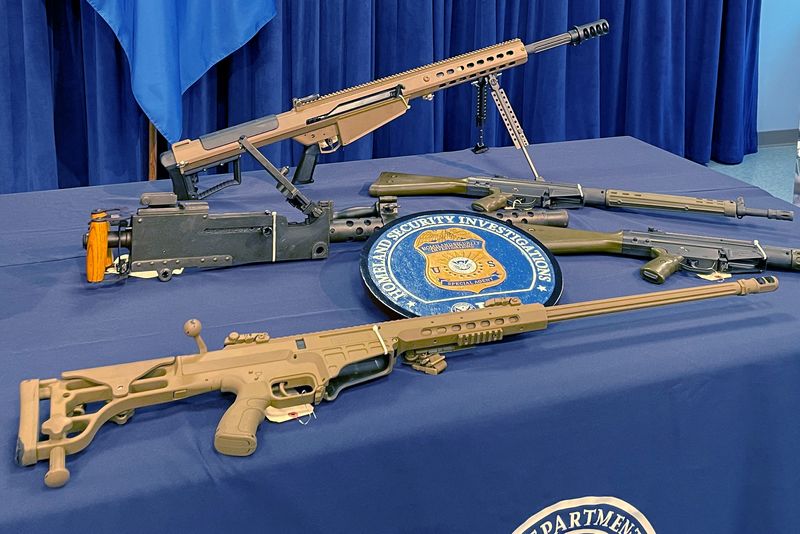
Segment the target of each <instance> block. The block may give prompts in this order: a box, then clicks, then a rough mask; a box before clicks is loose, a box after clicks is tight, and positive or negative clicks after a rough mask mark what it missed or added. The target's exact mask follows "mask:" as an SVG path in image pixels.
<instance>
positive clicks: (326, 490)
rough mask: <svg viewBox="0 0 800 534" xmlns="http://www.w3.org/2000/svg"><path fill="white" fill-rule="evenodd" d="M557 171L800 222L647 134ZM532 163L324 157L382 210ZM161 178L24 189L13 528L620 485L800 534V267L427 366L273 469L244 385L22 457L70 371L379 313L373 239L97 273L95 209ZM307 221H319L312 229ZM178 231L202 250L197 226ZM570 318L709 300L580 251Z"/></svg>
mask: <svg viewBox="0 0 800 534" xmlns="http://www.w3.org/2000/svg"><path fill="white" fill-rule="evenodd" d="M532 152H533V156H534V158H535V161H536V164H537V168H538V169H539V171H540V172H541V173H542V174H543V175H544V176H545V177H546V178H547V179H550V180H552V181H569V182H574V181H579V182H581V183H582V184H584V185H587V186H595V187H599V186H607V187H611V186H613V187H616V188H622V189H633V190H642V191H653V192H661V193H684V194H691V195H702V196H707V197H711V198H731V199H732V198H735V197H736V196H737V195H740V194H741V195H744V196H745V197H746V199H747V202H748V205H752V206H756V207H775V208H789V206H788V205H787V204H786V203H784V202H782V201H779V200H777V199H775V198H773V197H771V196H769V195H768V194H767V193H765V192H763V191H761V190H759V189H757V188H754V187H750V186H747V185H745V184H743V183H742V182H739V181H736V180H734V179H732V178H729V177H727V176H724V175H721V174H718V173H716V172H713V171H710V170H708V169H706V168H704V167H702V166H699V165H696V164H694V163H691V162H689V161H686V160H683V159H681V158H678V157H676V156H674V155H671V154H668V153H667V152H664V151H661V150H659V149H656V148H654V147H652V146H649V145H646V144H644V143H642V142H640V141H637V140H635V139H632V138H611V139H599V140H589V141H576V142H568V143H554V144H546V145H541V146H536V147H534V148H533V150H532ZM526 169H527V168H526V166H525V163H524V159H523V158H522V155H521V154H520V153H519V152H517V151H515V150H514V149H513V148H501V149H491V150H490V151H489V152H488V153H486V154H483V155H474V154H472V153H471V152H470V151H468V150H467V151H460V152H452V153H446V154H430V155H424V156H413V157H403V158H391V159H382V160H373V161H360V162H349V163H339V164H331V165H322V166H320V167H319V168H318V169H317V173H316V183H315V184H313V185H312V186H310V187H306V188H305V191H306V192H307V193H308V194H309V195H311V196H312V197H314V198H316V199H333V200H334V201H335V203H336V206H337V207H340V208H342V207H347V206H350V205H357V204H361V205H364V204H369V203H370V202H372V200H371V199H370V198H369V197H368V195H367V185H368V184H369V183H371V181H372V180H373V179H374V178H375V177H376V176H377V175H378V173H379V172H380V171H383V170H397V171H403V172H414V173H427V174H438V175H451V176H462V175H467V174H476V173H481V174H493V173H497V174H505V175H509V176H517V177H527V176H529V171H527V170H526ZM168 187H169V184H168V183H166V182H158V183H136V184H125V185H115V186H103V187H90V188H82V189H73V190H64V191H48V192H39V193H24V194H16V195H6V196H2V197H0V251H2V252H0V295H2V306H0V339H2V354H1V357H2V361H0V365H2V374H0V402H1V403H2V406H4V407H5V409H4V410H3V411H2V415H0V428H3V429H4V432H5V438H3V443H4V446H3V447H2V450H0V452H4V457H5V460H4V461H2V462H0V503H2V507H1V508H0V510H1V511H0V531H2V532H35V531H45V530H47V531H49V532H52V531H53V530H56V531H60V530H64V529H66V530H70V529H77V528H79V527H81V528H88V529H91V530H94V531H99V532H108V531H112V529H113V531H114V532H118V533H122V532H151V531H170V532H175V531H189V530H191V531H194V532H218V531H223V529H224V531H228V532H235V531H236V530H238V529H242V530H244V529H248V530H251V531H257V532H309V531H311V532H323V531H324V532H367V531H379V532H466V531H470V532H509V531H511V530H513V529H514V528H516V527H517V526H518V525H520V524H522V522H523V521H525V520H526V519H527V518H528V517H529V516H531V515H533V514H534V513H535V512H537V511H538V510H541V509H543V508H545V507H547V506H549V505H551V504H553V503H555V502H557V501H561V500H563V499H572V498H577V497H582V496H588V495H600V496H606V495H608V496H615V497H617V498H620V499H623V500H624V501H627V502H628V503H631V504H632V505H633V506H635V507H636V508H638V509H639V510H640V511H641V512H642V513H643V514H644V515H645V516H646V517H647V518H648V519H649V520H650V522H651V523H652V524H653V526H654V527H655V529H656V530H657V531H659V532H662V533H670V532H681V533H683V532H702V533H708V532H727V533H733V532H742V533H745V532H747V533H750V532H756V531H757V532H782V531H786V530H787V529H788V530H792V529H793V528H794V527H792V526H791V525H797V524H798V523H800V476H798V473H799V472H800V461H798V454H797V444H798V441H799V439H798V438H800V430H799V429H798V422H800V387H799V386H798V384H800V363H799V360H798V358H797V355H798V352H800V349H798V346H797V339H798V326H800V307H798V305H797V297H798V288H800V276H798V275H797V274H794V273H785V274H780V273H778V275H779V276H780V279H781V288H780V290H779V291H778V292H777V293H773V294H769V295H759V296H754V297H748V298H728V299H719V300H713V301H708V302H699V303H692V304H686V305H678V306H673V307H667V308H662V309H656V310H647V311H639V312H632V313H626V314H620V315H611V316H606V317H597V318H592V319H585V320H580V321H573V322H568V323H559V324H556V325H553V326H551V327H550V328H549V329H548V330H546V331H543V332H539V333H535V334H531V335H525V336H516V337H515V338H513V339H510V340H508V341H505V342H503V343H499V344H494V345H485V346H480V347H477V348H475V349H472V350H469V351H466V352H462V353H455V354H453V355H451V356H449V357H448V361H449V367H448V369H447V371H446V372H445V373H444V374H442V375H440V376H436V377H431V376H425V375H422V374H419V373H417V372H414V371H412V370H410V369H409V368H406V367H401V368H398V369H397V370H396V371H395V372H394V373H392V374H391V375H389V376H388V377H387V378H384V379H380V380H377V381H375V382H373V383H370V384H367V385H364V386H359V387H356V388H353V389H350V390H347V391H345V392H344V393H343V394H342V395H341V396H340V397H339V398H338V399H337V400H336V402H334V403H326V404H324V405H322V406H320V407H318V409H317V419H315V420H312V421H311V423H310V424H308V425H305V426H302V425H300V424H297V422H289V423H285V424H282V425H275V424H264V425H262V427H261V430H260V432H259V447H258V450H257V451H256V453H255V454H254V455H252V456H250V457H247V458H232V457H226V456H222V455H220V454H217V453H216V452H215V451H214V449H213V444H212V438H213V434H214V429H215V428H216V425H217V422H218V420H219V418H220V416H221V415H222V413H223V411H224V410H225V409H226V407H227V406H228V405H229V403H230V401H231V399H230V397H229V396H223V395H219V394H209V395H205V396H201V397H196V398H193V399H189V400H184V401H179V402H174V403H172V404H169V405H165V406H161V407H155V408H149V409H141V410H139V411H137V413H136V415H135V416H134V417H133V419H132V420H131V421H130V422H129V423H128V424H127V425H125V426H123V427H117V426H116V425H107V426H106V427H105V428H103V429H102V430H101V431H100V432H99V433H98V435H97V437H96V438H95V440H94V442H93V443H92V444H91V445H90V446H89V448H88V449H87V450H85V451H84V452H82V453H80V454H77V455H75V456H70V457H68V459H67V463H68V467H69V468H70V470H71V473H72V479H71V481H70V482H69V484H68V485H67V486H66V487H64V488H62V489H60V490H49V489H47V488H45V487H44V485H43V483H42V477H43V476H44V473H45V471H46V470H47V466H46V464H45V463H44V462H40V463H39V464H38V465H37V466H36V467H32V468H20V467H17V466H16V465H15V464H14V462H13V460H12V456H13V451H14V443H15V439H16V426H17V417H18V384H19V382H20V381H21V380H22V379H25V378H33V377H37V378H48V377H54V376H58V375H59V373H60V372H62V371H66V370H71V369H79V368H85V367H90V366H98V365H105V364H113V363H121V362H125V361H132V360H139V359H145V358H152V357H156V356H164V355H174V354H182V353H188V352H194V343H193V341H192V340H191V339H189V338H187V337H185V336H184V335H183V334H182V329H181V327H182V325H183V322H184V321H185V320H186V319H187V318H189V317H197V318H199V319H201V320H202V321H203V324H204V332H203V333H204V337H205V339H206V341H207V342H208V344H209V346H211V347H219V346H220V345H221V342H222V339H223V338H224V336H225V335H226V334H227V333H228V332H229V331H231V330H236V331H239V332H248V331H264V330H267V331H269V332H270V334H272V335H273V336H281V335H287V334H292V333H300V332H306V331H315V330H323V329H329V328H335V327H343V326H349V325H355V324H360V323H366V322H371V321H378V320H382V319H386V318H388V315H387V314H386V313H385V312H383V311H382V310H380V309H378V308H377V307H376V306H375V305H374V304H373V303H372V302H371V301H370V299H369V298H368V296H367V294H366V292H365V290H364V289H363V287H362V283H361V280H360V278H359V273H358V257H359V252H360V248H361V246H360V244H357V243H351V244H334V245H332V247H331V256H330V258H329V259H328V260H327V261H317V262H310V261H309V262H294V263H282V264H274V265H268V264H262V265H250V266H244V267H237V268H233V269H224V270H215V271H202V272H201V271H194V272H187V273H185V274H183V275H181V276H176V277H175V278H173V280H172V281H171V282H169V283H166V284H165V283H159V282H157V281H154V280H137V279H130V280H128V281H127V283H124V284H114V285H110V286H90V285H88V284H87V283H86V282H85V281H84V259H83V250H82V248H81V235H82V233H83V232H84V231H85V229H86V221H87V219H88V215H89V212H90V210H92V209H93V208H97V207H105V208H110V207H126V208H131V209H132V208H135V207H136V204H137V200H138V196H139V194H140V193H142V192H144V191H153V190H167V189H168ZM211 205H212V209H213V210H216V211H220V212H221V211H231V210H259V209H278V210H280V212H281V213H285V214H288V215H290V217H295V215H294V214H293V213H292V210H291V208H290V207H289V206H287V205H286V204H285V203H284V202H283V200H282V197H281V196H280V195H279V193H278V192H277V191H275V188H274V186H273V184H272V183H271V182H270V181H269V180H268V179H267V178H266V176H265V175H264V174H263V173H250V174H248V175H246V177H245V180H244V184H243V185H242V186H240V187H237V188H234V189H228V190H226V191H224V192H222V193H220V194H218V195H216V196H214V197H211ZM467 206H468V200H467V199H464V198H456V197H428V198H402V199H401V211H402V213H410V212H412V211H418V210H423V209H434V208H452V209H466V207H467ZM571 216H572V217H571V226H572V227H573V228H583V229H594V230H606V231H612V230H617V229H620V228H628V229H646V228H647V227H648V226H654V227H658V228H659V229H663V230H669V231H675V232H692V233H703V234H710V235H719V236H729V237H736V238H747V239H753V238H758V239H760V240H761V242H762V243H767V244H774V245H786V246H791V245H793V246H800V237H798V232H797V228H798V223H797V222H794V223H789V222H781V221H767V220H762V219H755V218H746V219H743V220H741V221H737V220H734V219H724V218H713V217H704V216H682V215H677V214H676V215H672V214H657V213H654V212H639V213H637V212H634V211H626V210H618V211H603V210H597V209H589V208H586V209H583V210H578V211H572V212H571ZM296 218H297V220H299V219H300V217H296ZM176 238H178V236H176ZM560 263H561V266H562V270H563V274H564V280H565V283H564V286H565V289H564V294H563V297H562V299H561V302H562V303H569V302H577V301H582V300H589V299H596V298H603V297H611V296H617V295H627V294H634V293H642V292H647V291H653V290H660V289H671V288H679V287H688V286H696V285H699V284H702V283H705V282H702V281H701V280H699V279H697V278H695V277H692V276H691V275H688V274H686V273H678V274H676V275H674V276H673V277H672V278H670V279H669V281H668V282H667V283H666V284H665V285H664V286H662V287H658V286H653V285H651V284H648V283H647V282H644V281H643V280H642V279H641V278H640V276H639V272H638V269H639V267H640V265H641V261H640V260H637V259H632V258H619V257H610V256H609V257H603V256H580V257H577V256H576V257H561V258H560Z"/></svg>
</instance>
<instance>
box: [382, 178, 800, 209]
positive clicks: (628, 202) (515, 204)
mask: <svg viewBox="0 0 800 534" xmlns="http://www.w3.org/2000/svg"><path fill="white" fill-rule="evenodd" d="M369 194H370V195H372V196H374V197H377V196H381V195H393V196H416V195H457V196H465V197H474V198H478V200H476V201H474V202H473V203H472V209H473V210H475V211H495V210H499V209H501V208H507V207H508V208H514V209H532V208H545V209H561V208H564V209H575V208H582V207H584V206H590V207H593V208H643V209H653V210H663V211H680V212H687V213H704V214H707V215H721V216H724V217H737V218H739V219H741V218H742V217H746V216H750V217H766V218H767V219H778V220H781V221H791V220H794V212H793V211H789V210H774V209H759V208H748V207H746V206H745V205H744V199H743V198H742V197H739V198H738V199H736V200H735V201H733V200H713V199H708V198H696V197H684V196H678V195H662V194H659V193H640V192H638V191H622V190H618V189H598V188H594V187H583V186H581V184H559V183H556V182H547V181H544V180H537V181H530V180H518V179H514V178H506V177H504V176H467V177H466V178H450V177H446V176H425V175H420V174H404V173H400V172H382V173H381V174H380V176H379V177H378V179H377V180H376V181H375V183H373V184H372V185H371V186H370V187H369Z"/></svg>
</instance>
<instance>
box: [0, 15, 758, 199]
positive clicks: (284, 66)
mask: <svg viewBox="0 0 800 534" xmlns="http://www.w3.org/2000/svg"><path fill="white" fill-rule="evenodd" d="M760 4H761V2H760V0H727V1H725V0H689V1H686V0H676V1H669V0H665V1H663V2H661V1H659V2H644V1H637V0H570V1H568V0H563V1H554V0H527V1H526V0H494V1H480V0H373V1H368V0H367V1H365V0H326V1H321V0H320V1H312V0H308V1H303V2H294V1H291V0H282V1H279V2H278V6H277V7H278V10H277V11H278V14H277V16H276V17H275V18H274V19H273V20H272V21H270V22H269V23H268V24H267V25H266V26H265V27H264V28H263V29H262V30H261V31H260V32H259V33H258V34H257V35H256V36H255V37H254V38H253V39H252V40H251V41H249V42H248V43H247V44H246V45H245V46H243V47H242V48H241V49H239V50H238V51H236V52H235V53H233V54H232V55H231V56H229V57H228V58H226V59H224V60H223V61H221V62H220V63H218V64H217V65H216V66H215V67H213V68H212V69H211V70H209V72H208V73H206V74H205V75H204V76H203V77H202V78H200V80H199V81H198V82H197V83H195V84H194V85H193V86H192V87H191V88H190V89H189V90H188V91H187V92H186V93H185V94H184V96H183V103H184V118H183V135H182V136H183V137H197V136H198V135H202V134H204V133H208V132H211V131H213V130H217V129H220V128H224V127H227V126H230V125H233V124H237V123H240V122H244V121H247V120H250V119H253V118H256V117H259V116H263V115H267V114H271V113H278V112H280V111H284V110H286V109H288V108H289V106H290V102H291V98H292V97H298V96H304V95H307V94H311V93H316V92H318V93H326V92H330V91H335V90H338V89H340V88H344V87H347V86H350V85H355V84H358V83H362V82H365V81H368V80H371V79H373V78H376V77H380V76H385V75H388V74H392V73H395V72H399V71H402V70H405V69H409V68H413V67H416V66H419V65H422V64H425V63H429V62H432V61H436V60H438V59H442V58H445V57H449V56H453V55H456V54H460V53H463V52H466V51H469V50H472V49H475V48H479V47H482V46H486V45H489V44H493V43H495V42H498V41H502V40H506V39H510V38H514V37H520V38H522V39H523V40H524V41H525V42H530V41H533V40H537V39H542V38H544V37H547V36H549V35H551V34H555V33H560V32H562V31H564V30H565V29H566V28H568V27H569V26H571V25H574V24H580V23H584V22H588V21H591V20H594V19H597V18H601V17H603V18H606V19H608V20H609V22H610V24H611V33H610V35H608V36H606V37H604V38H602V39H599V40H594V41H590V42H588V43H586V44H584V45H581V46H580V47H577V48H574V49H567V48H565V47H562V48H560V49H555V50H551V51H549V52H545V53H543V54H540V55H537V56H534V57H532V58H531V60H530V61H529V62H528V64H527V65H525V66H522V67H520V68H517V69H513V70H511V71H507V72H506V73H504V74H503V76H502V78H501V83H502V85H503V86H504V87H505V89H506V91H507V92H508V94H509V97H510V98H511V101H512V104H513V105H514V107H515V109H516V111H517V114H518V115H519V116H520V119H521V121H522V124H523V126H524V128H525V130H526V132H527V135H528V138H529V140H531V142H534V143H541V142H547V141H561V140H567V139H581V138H589V137H598V136H612V135H633V136H635V137H638V138H640V139H642V140H644V141H647V142H649V143H652V144H654V145H656V146H660V147H662V148H664V149H666V150H669V151H671V152H673V153H675V154H679V155H682V156H685V157H687V158H690V159H692V160H695V161H698V162H707V161H708V160H709V159H712V158H713V159H715V160H717V161H722V162H726V163H736V162H739V161H741V159H742V157H743V155H744V154H747V153H750V152H754V151H755V150H756V127H755V124H756V99H757V93H756V87H757V57H758V27H759V15H760ZM0 6H2V7H3V8H4V9H3V13H4V15H5V16H4V17H0V158H2V161H4V162H6V164H5V166H4V169H5V170H4V172H2V174H0V192H15V191H29V190H36V189H49V188H57V187H73V186H78V185H97V184H106V183H115V182H125V181H133V180H142V179H145V177H146V166H147V121H146V119H145V117H144V115H143V114H142V112H141V111H140V109H139V107H138V106H137V104H136V101H135V100H134V98H133V95H132V93H131V89H130V73H129V67H128V64H127V61H126V58H125V55H124V53H123V51H122V49H121V47H120V46H119V43H118V42H117V41H116V39H115V37H114V35H113V33H112V32H111V30H110V29H109V27H108V26H107V25H106V23H105V22H104V21H103V20H102V19H101V18H100V17H99V16H98V15H97V14H96V13H95V11H94V10H93V9H92V8H91V7H90V6H89V5H88V4H87V3H85V1H83V0H46V1H44V2H43V3H42V2H37V1H30V0H0ZM473 91H474V89H473V88H472V87H469V86H462V87H455V88H451V89H448V90H447V91H445V92H440V93H438V94H437V95H436V98H435V99H434V101H433V102H432V103H429V102H424V101H415V102H413V103H412V109H411V110H410V111H409V112H408V113H407V114H406V115H405V116H403V117H401V118H400V119H398V120H396V121H394V122H392V123H390V124H388V125H387V126H384V127H383V128H381V129H380V130H378V131H377V132H375V133H374V134H371V135H369V136H366V137H365V138H363V139H361V140H359V141H358V142H356V143H354V144H352V145H350V146H347V147H345V148H344V149H343V150H341V151H340V152H338V153H335V154H332V155H329V156H325V157H324V159H323V161H341V160H345V159H347V160H351V159H359V158H372V157H383V156H393V155H404V154H413V153H422V152H434V151H442V150H456V149H461V148H465V147H469V146H471V145H472V144H474V141H475V131H474V127H473V121H474V116H473V106H474V102H473V98H474V94H473ZM487 143H488V144H490V145H505V144H509V143H510V140H509V139H508V137H507V134H506V133H505V131H504V129H503V128H502V126H501V125H500V122H499V119H498V117H497V115H496V113H495V112H494V110H493V109H491V106H490V120H489V125H488V129H487ZM264 151H265V153H266V154H267V156H268V157H270V158H271V159H273V161H275V162H276V163H278V164H280V165H291V164H295V163H296V162H297V161H298V158H299V155H300V152H301V147H299V146H298V145H296V144H293V143H291V142H284V143H280V144H278V145H275V146H270V147H267V148H265V150H264ZM245 168H253V166H252V163H250V162H246V164H245ZM579 178H580V177H576V179H579Z"/></svg>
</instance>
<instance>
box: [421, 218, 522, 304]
mask: <svg viewBox="0 0 800 534" xmlns="http://www.w3.org/2000/svg"><path fill="white" fill-rule="evenodd" d="M414 249H415V250H416V251H417V252H419V253H420V254H422V256H423V257H424V258H425V278H426V279H427V280H428V282H430V283H431V284H433V285H434V286H436V287H438V288H440V289H446V290H449V291H471V292H472V293H476V294H477V293H480V292H481V291H483V290H484V289H486V288H489V287H494V286H497V285H499V284H502V283H503V281H505V279H506V270H505V268H504V267H503V264H502V263H500V262H499V261H497V259H495V258H494V257H492V255H491V254H489V253H488V252H487V251H486V241H485V240H484V239H483V238H481V237H480V236H479V235H477V234H475V233H473V232H470V231H469V230H466V229H464V228H447V229H443V230H426V231H424V232H422V233H421V234H419V236H417V238H416V239H415V240H414Z"/></svg>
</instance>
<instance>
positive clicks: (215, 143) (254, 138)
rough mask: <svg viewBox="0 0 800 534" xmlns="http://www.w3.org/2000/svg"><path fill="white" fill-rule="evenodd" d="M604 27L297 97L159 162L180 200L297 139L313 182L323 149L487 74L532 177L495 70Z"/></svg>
mask: <svg viewBox="0 0 800 534" xmlns="http://www.w3.org/2000/svg"><path fill="white" fill-rule="evenodd" d="M606 33H608V22H607V21H606V20H604V19H601V20H598V21H595V22H592V23H590V24H584V25H581V26H575V27H573V28H572V29H571V30H569V31H567V32H564V33H561V34H559V35H555V36H552V37H548V38H547V39H543V40H541V41H536V42H534V43H531V44H529V45H526V44H524V43H523V42H522V41H521V40H519V39H512V40H510V41H506V42H504V43H500V44H496V45H493V46H489V47H486V48H482V49H480V50H476V51H474V52H469V53H466V54H462V55H460V56H455V57H452V58H450V59H445V60H442V61H438V62H436V63H431V64H430V65H425V66H422V67H418V68H415V69H412V70H409V71H406V72H402V73H399V74H394V75H392V76H388V77H386V78H381V79H379V80H375V81H372V82H369V83H365V84H362V85H357V86H355V87H351V88H349V89H344V90H341V91H337V92H335V93H331V94H328V95H324V96H320V95H316V94H315V95H311V96H307V97H304V98H296V99H294V100H293V105H292V109H290V110H289V111H286V112H284V113H281V114H279V115H268V116H266V117H262V118H260V119H256V120H253V121H250V122H246V123H244V124H240V125H238V126H232V127H230V128H225V129H224V130H220V131H218V132H214V133H211V134H208V135H204V136H202V137H200V138H199V139H185V140H182V141H178V142H177V143H175V144H173V145H172V147H171V148H170V150H168V151H166V152H164V153H163V154H161V158H160V159H161V164H162V165H163V166H164V167H165V168H166V169H167V170H168V171H169V175H170V178H171V179H172V187H173V191H174V192H175V194H176V195H178V200H199V199H203V198H205V197H207V196H209V195H211V194H213V193H215V192H217V191H219V190H221V189H224V188H226V187H228V186H231V185H237V184H239V183H241V173H240V169H239V158H240V157H241V155H242V154H243V153H244V152H249V153H250V154H251V155H252V154H253V151H255V150H257V147H261V146H264V145H267V144H270V143H275V142H277V141H282V140H284V139H294V140H295V141H297V142H299V143H301V144H302V145H305V147H306V148H305V150H304V152H303V156H302V158H301V160H300V164H299V165H298V166H297V169H296V170H295V172H294V175H293V176H292V183H295V184H307V183H310V182H312V181H313V173H314V167H315V166H316V163H317V157H318V156H319V155H320V154H327V153H330V152H334V151H336V150H338V149H339V148H340V147H342V146H344V145H347V144H350V143H352V142H353V141H355V140H357V139H360V138H361V137H363V136H364V135H366V134H368V133H370V132H372V131H374V130H376V129H378V128H379V127H381V126H383V125H384V124H386V123H387V122H390V121H392V120H394V119H396V118H397V117H399V116H400V115H402V114H403V113H405V112H406V111H407V110H408V109H409V107H410V104H409V102H410V101H411V100H413V99H414V98H418V97H422V98H423V99H425V100H431V99H433V93H435V92H436V91H439V90H441V89H445V88H447V87H452V86H453V85H458V84H462V83H466V82H472V81H475V80H485V81H486V83H488V84H489V86H490V87H491V90H492V97H493V98H494V101H495V103H496V104H497V107H498V111H499V113H500V116H501V118H502V119H503V123H504V124H505V125H506V128H507V129H508V132H509V135H510V136H511V139H512V141H513V142H514V145H515V146H516V147H517V148H519V149H520V150H522V152H523V154H524V155H525V158H526V160H527V162H528V164H529V166H530V168H531V170H532V171H533V174H534V177H538V174H537V173H536V169H535V168H534V167H533V162H532V160H531V158H530V155H529V154H528V152H527V145H528V141H527V139H526V138H525V133H524V132H523V131H522V128H521V127H520V125H519V121H518V120H517V117H516V115H515V114H514V110H513V109H512V108H511V104H510V102H509V101H508V98H507V96H506V94H505V92H504V91H503V90H502V88H500V86H499V83H498V80H497V74H498V73H499V72H501V71H503V70H506V69H510V68H512V67H516V66H519V65H522V64H523V63H525V62H526V61H527V60H528V56H529V55H530V54H537V53H539V52H544V51H545V50H550V49H551V48H555V47H558V46H562V45H567V44H569V45H578V44H580V43H582V42H584V41H586V40H587V39H591V38H593V37H599V36H601V35H605V34H606ZM243 140H244V141H246V143H247V144H245V143H243V142H242V141H243ZM262 157H263V156H262ZM229 162H233V178H231V179H229V180H226V181H224V182H221V183H218V184H216V185H214V186H213V187H209V188H208V189H205V190H203V191H200V190H198V188H197V186H198V183H199V180H198V173H199V172H202V171H204V170H206V169H209V168H211V167H214V166H217V165H222V164H225V163H229ZM259 163H260V164H261V165H262V166H263V167H264V168H265V169H266V170H267V172H269V173H270V174H271V175H272V176H273V177H274V178H275V179H278V177H277V174H276V173H280V174H281V176H286V175H287V174H288V168H284V169H281V170H280V171H279V170H278V169H277V168H275V167H274V166H273V165H272V164H270V165H269V166H267V165H264V163H263V161H261V160H259Z"/></svg>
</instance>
